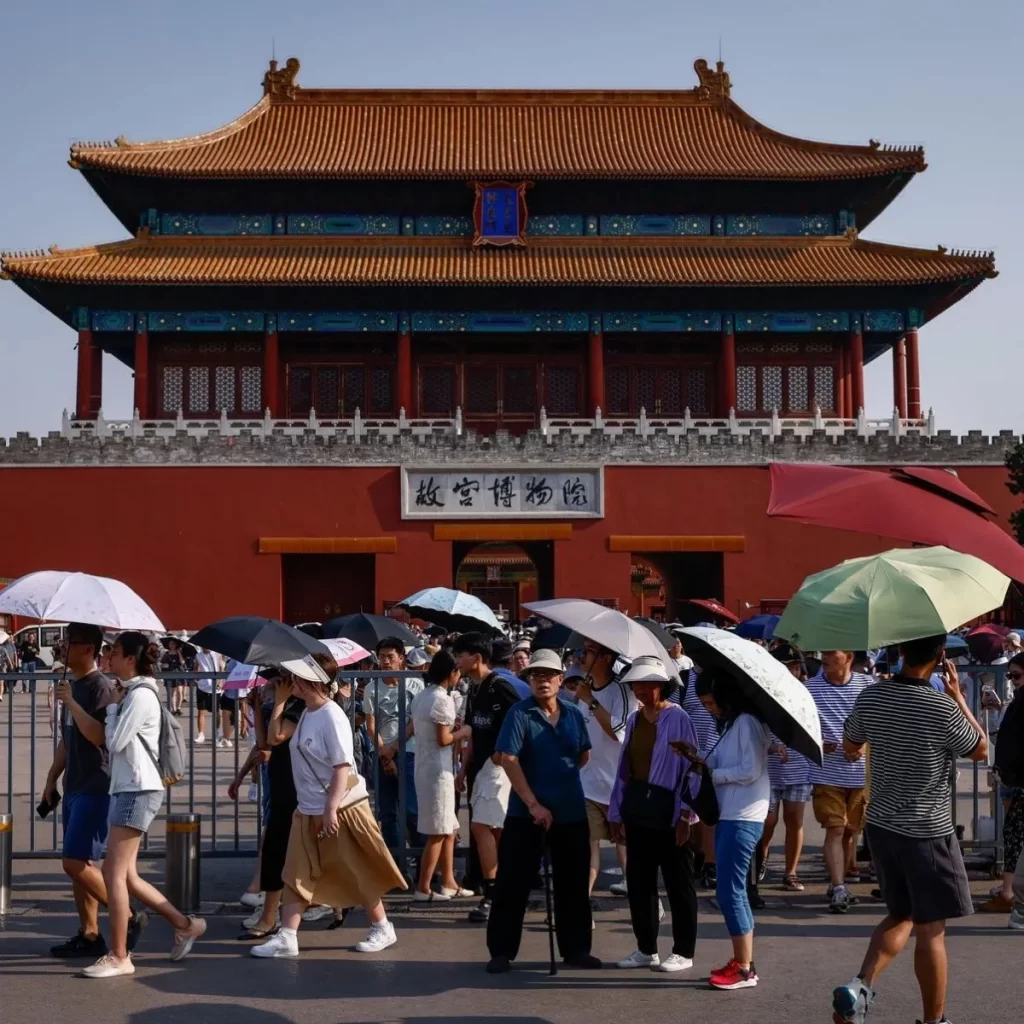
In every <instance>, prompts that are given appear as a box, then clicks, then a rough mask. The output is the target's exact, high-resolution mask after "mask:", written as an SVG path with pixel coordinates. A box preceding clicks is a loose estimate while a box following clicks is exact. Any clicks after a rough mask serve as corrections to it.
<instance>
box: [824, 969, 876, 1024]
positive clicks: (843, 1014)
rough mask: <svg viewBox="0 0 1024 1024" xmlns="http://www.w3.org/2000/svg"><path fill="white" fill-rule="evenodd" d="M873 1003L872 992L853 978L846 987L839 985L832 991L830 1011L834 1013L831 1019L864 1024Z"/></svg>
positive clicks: (861, 982) (873, 994)
mask: <svg viewBox="0 0 1024 1024" xmlns="http://www.w3.org/2000/svg"><path fill="white" fill-rule="evenodd" d="M874 1001H875V993H874V990H873V989H871V988H868V986H867V985H865V984H864V982H863V981H861V980H860V978H854V979H853V981H851V982H850V983H849V984H848V985H840V986H839V987H838V988H834V989H833V990H832V1009H833V1010H834V1011H835V1013H834V1015H833V1019H834V1020H841V1021H849V1022H850V1024H864V1021H865V1018H866V1017H867V1013H868V1010H870V1009H871V1004H872V1003H873V1002H874Z"/></svg>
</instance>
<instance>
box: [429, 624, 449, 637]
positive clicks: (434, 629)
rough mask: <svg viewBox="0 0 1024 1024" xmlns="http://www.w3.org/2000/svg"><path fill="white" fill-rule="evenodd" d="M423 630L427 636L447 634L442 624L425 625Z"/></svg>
mask: <svg viewBox="0 0 1024 1024" xmlns="http://www.w3.org/2000/svg"><path fill="white" fill-rule="evenodd" d="M423 632H424V633H425V634H426V635H427V636H447V635H448V630H447V629H445V628H444V626H427V628H426V629H425V630H423Z"/></svg>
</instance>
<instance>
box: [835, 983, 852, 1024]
mask: <svg viewBox="0 0 1024 1024" xmlns="http://www.w3.org/2000/svg"><path fill="white" fill-rule="evenodd" d="M832 1009H833V1010H834V1011H835V1012H834V1013H833V1015H832V1021H833V1024H852V1022H853V1021H855V1020H856V1019H857V1018H856V1011H857V997H856V996H855V995H854V993H853V992H851V991H850V989H848V988H847V987H846V986H845V985H841V986H840V987H839V988H834V989H833V990H832Z"/></svg>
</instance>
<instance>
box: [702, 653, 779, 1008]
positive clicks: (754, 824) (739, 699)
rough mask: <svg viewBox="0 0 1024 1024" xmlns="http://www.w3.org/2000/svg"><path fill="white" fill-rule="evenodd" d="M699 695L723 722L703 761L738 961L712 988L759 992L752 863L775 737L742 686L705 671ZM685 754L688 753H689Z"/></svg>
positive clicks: (720, 895)
mask: <svg viewBox="0 0 1024 1024" xmlns="http://www.w3.org/2000/svg"><path fill="white" fill-rule="evenodd" d="M696 690H697V696H698V697H700V700H701V703H702V704H703V705H704V707H705V708H707V710H708V711H709V712H710V713H711V715H713V716H714V718H715V719H716V720H717V722H718V729H719V735H718V736H717V738H716V737H715V736H712V737H710V738H709V740H708V747H709V749H705V750H702V751H700V754H699V759H700V760H702V761H704V763H705V764H706V765H707V766H708V768H709V769H710V771H711V781H712V782H713V783H714V787H715V796H716V797H717V798H718V811H719V820H718V824H717V825H716V826H715V861H716V863H717V865H718V877H717V885H716V889H715V894H716V896H717V899H718V905H719V908H720V909H721V911H722V916H723V917H724V918H725V924H726V927H727V928H728V930H729V935H730V937H731V938H732V949H733V955H732V959H731V960H730V961H729V962H728V963H727V964H726V965H725V966H724V967H722V968H719V969H717V970H714V971H712V972H711V978H710V983H711V987H712V988H718V989H729V990H731V989H737V988H753V987H754V986H755V985H756V984H757V980H758V979H757V972H756V971H755V970H754V915H753V913H752V912H751V909H750V900H749V899H748V897H747V880H748V878H749V877H750V862H751V859H752V857H753V856H754V851H755V850H756V849H757V844H758V843H759V842H760V841H761V835H762V833H763V832H764V820H765V818H766V817H767V816H768V803H769V800H770V797H771V781H770V779H769V777H768V747H769V745H770V742H771V736H770V734H769V732H768V730H767V728H766V727H765V725H764V724H763V723H762V722H761V721H760V720H759V719H758V718H757V717H755V714H753V713H751V712H753V710H754V709H753V706H752V705H751V704H750V703H749V702H748V701H747V700H746V699H745V698H744V696H743V694H742V693H741V692H740V690H739V688H738V686H737V685H736V683H735V682H734V681H733V680H732V679H731V678H730V677H729V676H726V675H724V674H722V673H717V672H714V671H711V670H707V669H705V671H704V672H702V673H701V674H700V675H699V676H698V677H697V683H696ZM684 753H685V751H684Z"/></svg>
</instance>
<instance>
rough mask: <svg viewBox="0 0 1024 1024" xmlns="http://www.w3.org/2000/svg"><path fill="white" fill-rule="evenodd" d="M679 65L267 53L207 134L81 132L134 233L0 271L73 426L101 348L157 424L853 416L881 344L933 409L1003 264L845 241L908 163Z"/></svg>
mask: <svg viewBox="0 0 1024 1024" xmlns="http://www.w3.org/2000/svg"><path fill="white" fill-rule="evenodd" d="M695 69H696V71H697V76H698V84H697V86H696V87H695V88H693V89H690V90H682V91H673V92H653V91H651V92H629V91H618V92H616V91H607V92H586V91H571V92H558V91H509V92H504V91H501V92H499V91H494V92H488V91H436V90H394V91H391V90H329V89H306V88H303V87H301V86H299V85H298V84H297V81H296V76H297V72H298V61H296V60H294V59H292V60H289V61H288V62H287V63H286V65H285V67H283V68H278V67H277V66H276V64H275V63H274V62H272V63H271V68H270V70H269V71H268V72H267V74H266V75H265V78H264V95H263V97H262V99H261V100H260V101H259V102H258V103H257V104H256V106H254V107H253V108H252V109H251V110H249V111H248V112H247V113H245V114H243V115H242V116H241V117H239V118H238V119H237V120H235V121H234V122H232V123H230V124H228V125H226V126H225V127H223V128H220V129H218V130H216V131H214V132H211V133H209V134H207V135H202V136H196V137H194V138H188V139H183V140H178V141H174V142H157V143H129V142H126V141H125V140H124V139H122V138H119V139H117V140H115V142H113V143H109V144H93V143H82V144H77V145H75V146H73V147H72V151H71V166H72V167H74V168H75V169H77V170H78V171H79V172H80V173H81V174H83V175H84V176H85V178H86V180H87V181H88V182H89V184H90V185H92V187H93V188H94V189H95V191H96V193H97V194H98V195H99V197H100V199H101V200H102V201H103V202H104V203H106V205H107V206H108V207H109V208H110V209H111V210H112V211H113V213H114V214H115V215H116V216H117V217H118V219H119V220H120V221H121V222H122V223H123V224H124V226H125V228H126V229H127V230H128V232H129V233H130V235H131V237H130V238H129V239H127V240H125V241H121V242H115V243H112V244H108V245H98V246H94V247H89V248H85V249H74V250H63V249H59V248H57V247H54V248H53V249H51V250H50V251H48V252H42V253H21V254H18V253H15V254H7V255H6V256H5V257H4V260H3V265H2V271H3V274H4V276H6V277H9V278H11V279H12V280H13V281H14V282H15V283H16V284H17V285H19V286H20V287H21V288H22V289H23V290H24V291H25V292H26V293H27V294H29V295H30V296H31V297H32V298H33V299H35V300H36V301H38V302H40V303H41V304H43V305H45V306H46V307H47V308H48V309H50V310H51V311H52V312H53V313H54V314H55V315H57V316H58V317H60V318H61V319H63V320H64V321H65V322H66V323H67V324H68V326H69V328H71V329H73V330H74V331H75V332H77V358H78V387H77V400H76V404H75V414H74V421H73V426H74V429H75V430H78V431H81V430H88V428H89V425H90V423H91V422H92V421H95V420H96V419H97V417H98V416H100V415H101V409H102V403H103V397H102V396H103V389H102V353H103V352H107V353H110V354H111V355H113V356H115V357H116V358H117V359H119V360H121V361H122V362H123V363H125V364H126V365H128V366H130V367H132V369H133V370H134V380H135V388H134V405H135V408H136V411H137V419H138V421H141V423H142V424H143V426H144V427H145V426H146V425H149V427H151V428H152V429H154V430H157V431H159V430H161V429H167V424H168V423H169V422H170V421H176V423H177V426H178V428H179V429H180V427H181V425H182V422H183V421H187V422H189V423H203V422H206V421H217V420H221V421H222V422H223V420H224V419H225V418H226V419H229V420H244V421H253V422H256V421H270V423H287V422H295V421H315V422H317V423H321V424H322V423H324V422H337V423H338V424H351V423H353V422H356V423H359V422H362V423H364V424H367V425H373V424H377V426H378V428H379V429H388V428H389V425H391V427H396V426H397V427H405V428H409V427H410V424H411V425H412V427H413V428H416V427H417V424H418V429H420V430H423V431H426V432H429V433H434V434H442V435H443V434H446V433H456V434H460V435H461V434H462V433H463V432H467V433H468V432H470V431H475V432H476V433H477V435H493V434H495V433H496V432H499V431H507V432H509V433H511V434H513V435H518V434H524V433H526V432H528V431H532V430H536V429H538V428H540V429H541V430H544V429H546V427H547V425H548V424H559V423H561V424H565V425H568V427H570V428H572V429H584V430H585V429H587V428H588V427H590V428H595V427H596V428H601V429H603V428H604V427H605V425H607V424H610V423H617V424H618V426H619V427H625V428H627V429H628V428H629V427H630V425H632V426H633V427H634V428H635V427H636V426H637V425H638V424H639V425H641V429H647V427H648V426H649V425H651V424H653V425H654V427H657V426H658V425H659V424H660V425H662V426H665V427H666V428H672V427H673V425H675V427H677V428H678V427H679V425H680V424H682V425H683V427H682V429H690V428H691V427H693V426H694V425H697V426H698V427H700V426H701V425H702V424H707V425H708V427H709V428H710V429H716V428H721V427H722V426H723V425H725V424H729V425H730V426H734V425H735V424H736V423H737V422H740V423H742V422H743V421H744V420H754V419H763V418H766V417H774V418H784V419H785V420H786V421H787V422H788V423H789V424H790V425H794V424H795V426H796V428H797V429H798V430H807V431H810V430H812V429H814V428H815V427H820V426H821V423H822V421H823V420H828V421H829V422H830V423H831V424H832V425H833V427H834V429H836V430H839V431H842V430H844V429H850V428H854V427H856V426H857V423H858V420H859V419H860V420H861V421H862V420H863V414H862V411H863V409H864V405H865V395H864V366H865V364H866V363H868V362H870V361H872V360H874V359H878V358H881V357H887V358H891V359H892V364H893V407H894V409H895V414H896V416H897V417H898V418H899V420H900V421H901V422H902V424H903V426H904V427H908V426H909V427H914V426H921V427H923V426H924V418H923V410H922V396H921V392H920V359H921V354H920V342H919V330H920V329H921V328H924V327H926V325H927V324H928V323H929V322H930V321H931V320H932V319H933V318H934V317H935V316H937V315H939V314H940V313H941V312H942V311H943V310H945V309H946V308H948V307H949V306H950V305H951V304H952V303H954V302H956V301H958V300H959V299H960V298H962V297H963V296H964V295H966V294H967V293H968V292H969V291H971V290H972V289H973V288H974V287H976V286H977V285H978V284H979V283H980V282H981V281H982V280H983V279H985V278H986V277H990V276H993V275H994V273H995V271H994V268H993V259H992V256H991V254H981V253H962V252H955V251H954V252H947V251H945V250H943V249H941V248H939V249H916V248H908V247H902V246H895V245H887V244H881V243H877V242H871V241H868V240H866V239H864V238H862V237H861V232H862V231H863V230H864V229H866V228H867V227H868V226H869V225H870V224H871V222H872V221H873V220H874V219H875V218H876V217H877V216H878V215H879V214H880V213H881V212H882V210H884V209H885V207H886V206H887V205H888V204H889V203H890V202H892V201H893V199H895V198H896V196H897V195H898V194H899V193H900V192H901V190H902V189H903V188H904V187H905V186H906V185H907V184H908V182H909V181H910V180H911V179H912V178H913V176H914V175H915V174H916V173H918V172H920V171H922V170H924V168H925V163H924V154H923V151H922V150H920V149H917V148H892V147H885V146H881V145H879V144H878V143H876V142H874V141H872V142H871V143H870V144H868V145H865V146H847V145H831V144H826V143H817V142H808V141H804V140H801V139H798V138H794V137H791V136H787V135H783V134H780V133H779V132H776V131H774V130H772V129H769V128H767V127H765V126H764V125H762V124H760V123H758V122H757V121H755V120H754V119H753V118H752V117H751V116H750V115H748V114H747V113H746V112H745V111H743V110H742V109H741V108H740V107H739V106H738V105H737V104H736V103H735V101H734V100H733V99H732V98H731V84H730V81H729V76H728V74H727V73H726V72H725V71H724V69H723V67H722V65H721V63H719V64H718V66H717V69H712V68H709V67H708V65H707V63H706V62H705V61H703V60H699V61H697V62H696V64H695ZM268 425H269V424H268ZM616 429H618V428H616ZM172 432H173V430H172ZM505 539H507V538H502V537H499V538H497V540H498V541H503V540H505ZM542 575H544V574H543V573H542ZM399 596H400V595H399ZM715 596H718V597H722V596H723V595H722V594H718V595H715ZM372 600H373V601H374V602H375V603H376V604H378V605H379V604H380V603H381V600H382V595H380V594H377V595H376V597H375V598H373V599H372Z"/></svg>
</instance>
